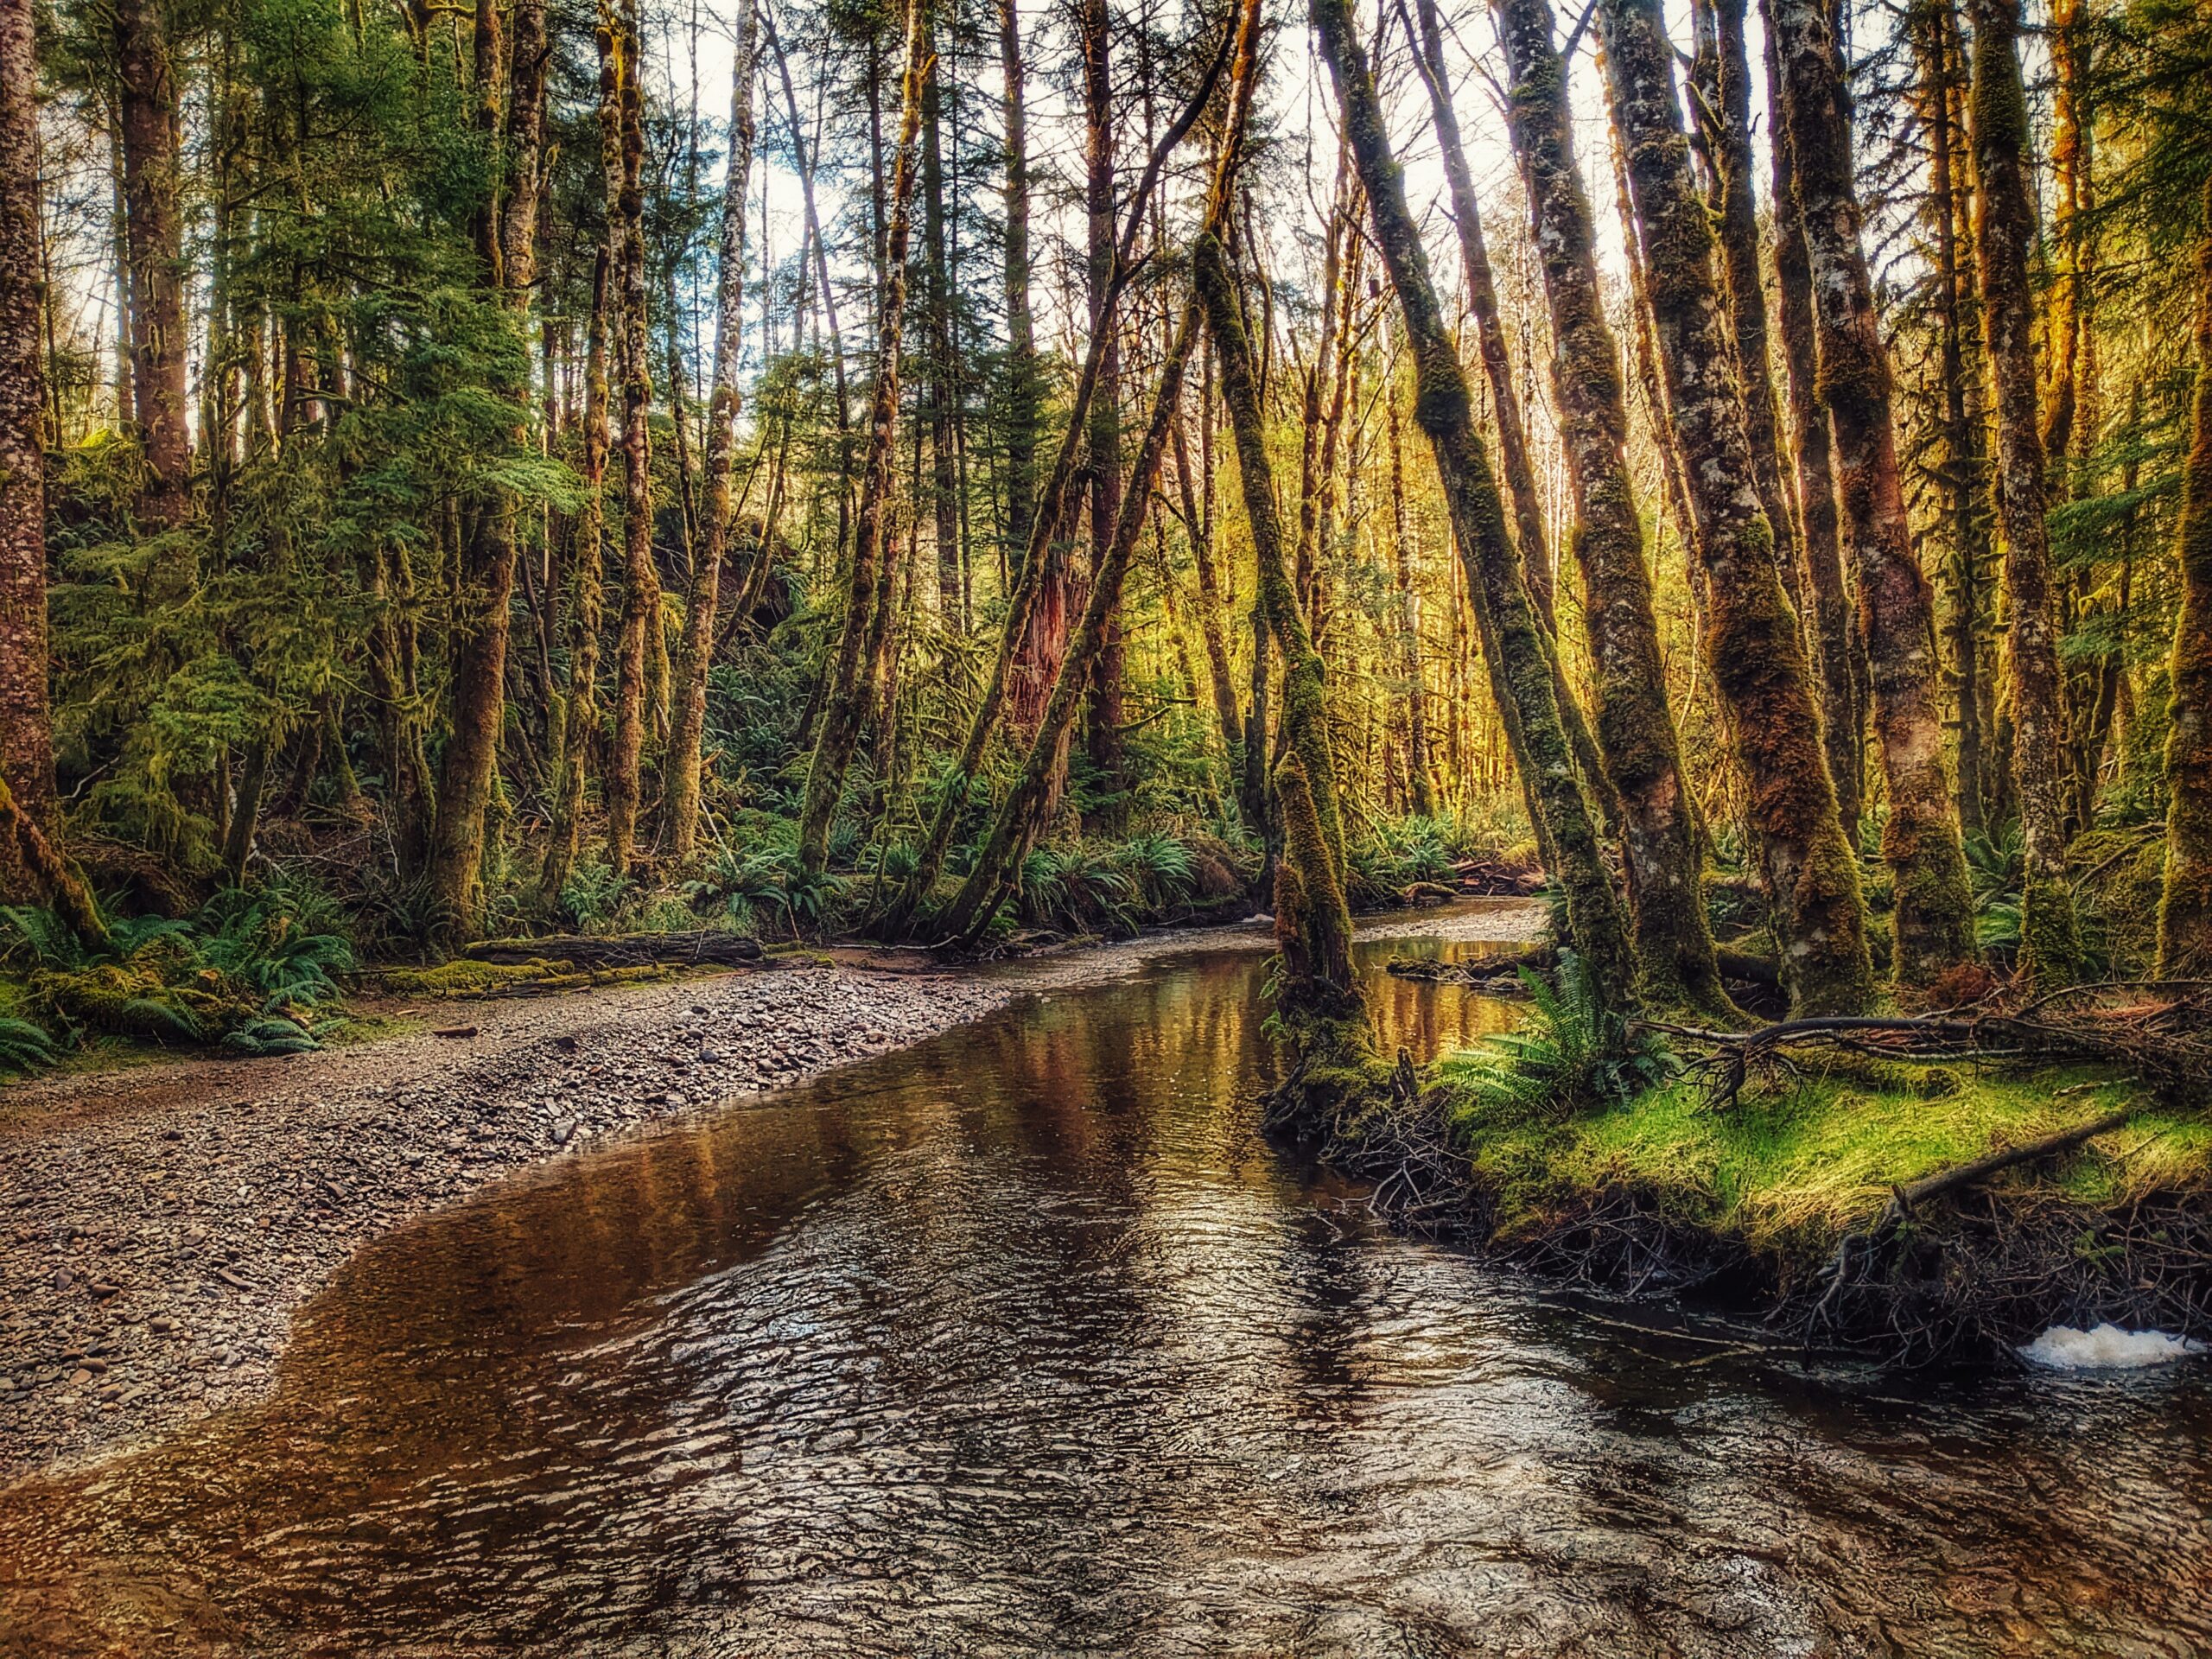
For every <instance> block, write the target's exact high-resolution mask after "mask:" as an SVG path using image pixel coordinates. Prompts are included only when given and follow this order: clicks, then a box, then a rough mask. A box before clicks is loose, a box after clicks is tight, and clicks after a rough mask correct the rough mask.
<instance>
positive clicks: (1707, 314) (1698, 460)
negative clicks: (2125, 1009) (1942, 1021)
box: [1598, 0, 1873, 1014]
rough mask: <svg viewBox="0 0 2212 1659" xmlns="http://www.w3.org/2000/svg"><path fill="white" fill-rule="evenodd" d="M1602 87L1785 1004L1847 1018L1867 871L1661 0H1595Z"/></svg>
mask: <svg viewBox="0 0 2212 1659" xmlns="http://www.w3.org/2000/svg"><path fill="white" fill-rule="evenodd" d="M1598 16H1599V20H1600V22H1602V24H1603V28H1604V39H1605V76H1606V82H1607V92H1608V93H1609V97H1610V101H1611V105H1612V110H1613V116H1614V118H1615V120H1616V121H1618V124H1619V126H1620V131H1621V137H1622V140H1623V142H1624V144H1625V146H1626V149H1627V155H1628V172H1629V185H1630V193H1631V194H1632V197H1633V199H1634V202H1635V207H1636V213H1637V219H1638V220H1639V221H1640V225H1641V228H1642V232H1643V244H1644V247H1645V250H1646V251H1647V254H1648V257H1649V261H1650V273H1649V274H1650V283H1651V302H1652V315H1653V321H1654V323H1655V325H1656V333H1657V335H1658V346H1659V358H1660V364H1661V367H1662V370H1663V372H1664V373H1665V375H1666V378H1667V391H1668V400H1669V407H1670V409H1671V410H1672V411H1673V417H1674V422H1673V423H1674V428H1675V435H1676V436H1677V437H1678V439H1679V440H1680V442H1681V446H1682V454H1683V459H1684V461H1685V462H1686V463H1687V464H1686V466H1685V467H1684V473H1685V477H1686V481H1687V484H1688V492H1689V497H1690V505H1691V510H1692V512H1694V514H1695V515H1696V520H1697V527H1696V540H1697V543H1698V550H1699V553H1700V557H1701V559H1702V561H1703V563H1704V566H1705V569H1706V574H1707V605H1708V613H1709V617H1710V623H1711V639H1710V650H1711V654H1712V659H1713V680H1714V683H1715V684H1716V685H1717V686H1718V687H1719V690H1720V694H1721V696H1722V697H1723V698H1724V699H1725V700H1726V702H1727V703H1728V705H1729V709H1730V714H1731V715H1732V720H1731V722H1730V723H1731V727H1732V736H1733V740H1734V745H1735V750H1736V760H1737V764H1738V766H1739V767H1740V768H1741V769H1742V772H1743V774H1744V780H1745V785H1746V788H1747V789H1748V791H1749V793H1750V796H1751V814H1750V817H1751V829H1752V834H1753V836H1754V837H1755V839H1756V841H1757V842H1758V856H1759V860H1760V865H1761V868H1762V870H1763V872H1764V875H1765V878H1766V885H1767V889H1768V893H1769V896H1770V899H1771V901H1772V902H1773V905H1774V907H1775V916H1776V922H1777V931H1779V933H1780V934H1781V937H1782V941H1783V964H1784V966H1783V976H1784V982H1785V983H1786V984H1787V986H1788V988H1789V994H1790V1001H1791V1004H1792V1006H1793V1007H1796V1009H1797V1010H1798V1011H1800V1012H1801V1013H1804V1014H1848V1013H1856V1012H1859V1011H1860V1010H1862V1009H1864V1008H1865V1007H1867V1006H1868V1005H1869V1003H1870V1002H1871V1001H1872V996H1873V972H1872V967H1871V965H1870V963H1869V962H1868V959H1867V952H1866V908H1865V902H1864V900H1863V899H1862V897H1861V895H1860V893H1859V865H1858V861H1857V860H1856V859H1855V858H1854V857H1853V855H1852V851H1851V847H1850V843H1849V842H1847V840H1846V839H1845V836H1844V833H1843V826H1842V823H1841V822H1840V819H1839V818H1838V817H1837V814H1836V805H1835V790H1834V785H1833V784H1832V783H1831V782H1830V780H1829V778H1828V769H1827V764H1826V757H1825V755H1824V754H1823V753H1822V750H1821V729H1820V716H1819V715H1818V712H1817V710H1816V709H1815V702H1814V693H1813V688H1812V677H1811V672H1810V671H1809V669H1808V665H1807V663H1806V659H1805V654H1804V650H1803V647H1802V644H1801V643H1800V640H1799V637H1798V632H1797V627H1796V619H1795V618H1794V617H1793V616H1792V615H1791V613H1790V610H1789V599H1788V596H1787V595H1786V594H1784V593H1783V588H1782V581H1781V577H1780V575H1779V574H1778V573H1777V571H1776V569H1775V565H1774V537H1773V531H1772V530H1771V528H1770V526H1769V525H1768V524H1767V522H1766V515H1765V513H1764V512H1762V511H1761V510H1760V507H1759V501H1758V489H1757V486H1756V482H1755V480H1754V476H1753V471H1752V467H1751V448H1750V444H1749V442H1748V441H1747V440H1746V439H1745V435H1744V415H1743V399H1742V395H1741V393H1740V391H1739V390H1738V385H1737V382H1736V372H1735V353H1734V351H1733V349H1732V346H1731V344H1730V340H1729V329H1728V325H1727V321H1726V315H1725V314H1724V308H1723V303H1722V301H1721V297H1720V294H1719V288H1718V285H1717V283H1715V280H1714V277H1713V270H1714V264H1715V255H1716V252H1717V250H1716V248H1715V246H1714V239H1713V226H1712V222H1711V219H1710V218H1709V217H1708V215H1707V212H1706V208H1705V205H1704V203H1703V202H1701V201H1700V200H1699V199H1698V195H1697V192H1696V189H1695V188H1694V185H1693V184H1692V182H1691V180H1690V169H1689V144H1688V140H1687V139H1686V138H1685V137H1684V136H1683V132H1682V120H1681V104H1680V103H1679V101H1678V100H1677V99H1676V97H1675V83H1674V79H1673V60H1672V48H1670V47H1669V44H1668V41H1667V35H1666V29H1665V24H1664V20H1663V18H1662V16H1661V13H1660V10H1659V5H1658V0H1599V8H1598Z"/></svg>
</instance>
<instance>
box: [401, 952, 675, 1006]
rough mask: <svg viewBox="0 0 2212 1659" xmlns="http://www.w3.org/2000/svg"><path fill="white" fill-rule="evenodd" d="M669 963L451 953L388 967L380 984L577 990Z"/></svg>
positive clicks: (404, 991) (419, 989)
mask: <svg viewBox="0 0 2212 1659" xmlns="http://www.w3.org/2000/svg"><path fill="white" fill-rule="evenodd" d="M671 971H672V970H671V969H669V968H666V967H664V966H661V965H658V964H656V963H646V964H645V965H643V966H640V967H635V968H598V969H590V970H588V971H580V970H578V969H577V968H576V967H575V964H574V963H569V962H565V961H552V960H549V959H547V958H545V957H533V958H531V960H530V961H528V962H474V961H471V960H469V959H467V958H466V957H455V958H454V960H453V961H451V962H445V963H439V964H438V965H437V966H436V967H435V968H388V969H385V973H384V984H385V989H386V990H389V991H393V992H396V993H397V994H398V995H402V996H451V997H475V996H498V995H503V994H512V993H515V992H518V991H580V990H587V989H588V988H591V987H592V986H594V985H626V984H632V983H636V982H639V981H643V980H652V979H665V978H668V977H669V976H670V975H671Z"/></svg>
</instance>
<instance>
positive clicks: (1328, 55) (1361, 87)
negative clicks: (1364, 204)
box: [1312, 0, 1633, 1005]
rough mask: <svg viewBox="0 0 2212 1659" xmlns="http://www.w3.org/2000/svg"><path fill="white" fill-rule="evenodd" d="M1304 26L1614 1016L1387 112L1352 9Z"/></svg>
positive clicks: (1528, 610) (1463, 381)
mask: <svg viewBox="0 0 2212 1659" xmlns="http://www.w3.org/2000/svg"><path fill="white" fill-rule="evenodd" d="M1312 14H1313V23H1314V27H1315V28H1316V29H1318V30H1319V32H1320V35H1321V42H1322V53H1323V56H1324V57H1325V59H1326V60H1327V62H1328V66H1329V74H1330V79H1332V82H1334V84H1335V86H1336V91H1337V100H1338V106H1339V108H1341V110H1342V111H1343V112H1344V132H1345V138H1346V142H1347V143H1349V144H1350V145H1351V151H1352V156H1353V160H1354V162H1355V163H1356V164H1357V168H1358V171H1359V177H1360V182H1361V183H1362V185H1363V187H1364V188H1365V191H1366V194H1367V200H1368V205H1369V208H1370V213H1371V215H1372V218H1373V221H1374V226H1375V234H1376V242H1377V244H1378V245H1380V247H1381V249H1382V253H1383V263H1384V264H1386V265H1387V266H1388V267H1389V273H1390V283H1391V286H1392V287H1393V288H1394V289H1395V290H1396V292H1397V296H1398V303H1399V308H1400V310H1401V312H1402V314H1403V315H1404V319H1405V325H1406V342H1407V345H1408V348H1409V350H1410V352H1411V354H1412V357H1413V362H1414V385H1415V388H1416V391H1415V402H1414V421H1415V422H1416V423H1418V424H1419V425H1420V427H1421V430H1422V431H1423V432H1425V433H1426V434H1427V436H1428V441H1429V446H1430V448H1431V449H1432V450H1433V453H1434V454H1435V458H1436V469H1437V474H1438V475H1439V477H1440V479H1441V480H1443V484H1444V492H1445V498H1446V501H1447V503H1448V504H1449V505H1450V508H1451V513H1452V529H1453V531H1454V533H1455V535H1456V536H1457V537H1458V540H1459V556H1460V558H1461V559H1462V560H1463V561H1464V562H1465V564H1466V566H1467V588H1468V592H1469V594H1471V595H1472V596H1474V597H1475V600H1476V602H1477V604H1478V607H1479V608H1480V610H1481V612H1483V613H1486V614H1487V617H1488V620H1489V626H1488V632H1489V637H1490V639H1491V641H1492V642H1493V643H1494V644H1495V646H1496V651H1495V653H1494V655H1495V660H1496V664H1497V679H1498V680H1500V681H1502V682H1503V685H1502V690H1503V696H1502V698H1501V702H1502V704H1503V705H1505V706H1506V707H1507V708H1510V712H1511V713H1512V714H1513V715H1516V717H1517V722H1518V726H1519V736H1520V741H1519V745H1518V748H1517V751H1516V756H1515V759H1516V762H1517V763H1518V764H1519V765H1520V766H1521V767H1522V772H1523V775H1524V776H1525V777H1526V778H1527V779H1529V782H1530V785H1531V786H1532V787H1533V789H1534V791H1535V795H1536V798H1537V804H1538V809H1539V810H1540V811H1541V814H1542V819H1543V823H1544V824H1545V827H1546V828H1547V829H1548V830H1549V831H1550V835H1551V840H1552V843H1553V846H1554V849H1556V853H1557V857H1558V861H1559V864H1558V868H1556V869H1555V870H1554V872H1553V874H1554V876H1555V877H1556V878H1557V879H1558V880H1559V882H1560V886H1561V887H1563V888H1564V889H1565V890H1566V893H1567V915H1568V923H1569V927H1570V929H1571V931H1572V933H1573V944H1574V946H1575V948H1576V949H1577V950H1580V952H1581V953H1582V955H1583V957H1584V960H1585V961H1586V963H1587V964H1588V967H1589V970H1590V972H1591V975H1592V984H1593V985H1594V986H1595V987H1597V988H1598V991H1599V995H1600V996H1601V997H1603V998H1604V999H1605V1001H1608V1002H1609V1003H1611V1004H1615V1005H1618V1004H1619V1003H1621V1002H1623V1001H1625V1000H1626V999H1627V997H1628V995H1629V994H1630V983H1631V980H1632V977H1633V965H1632V962H1631V957H1630V949H1629V941H1628V937H1627V933H1626V931H1625V929H1624V927H1623V926H1622V923H1621V913H1620V907H1619V906H1618V903H1617V902H1616V901H1615V899H1614V896H1613V886H1612V878H1611V875H1610V874H1608V872H1607V871H1606V868H1605V860H1604V858H1603V856H1602V855H1601V854H1600V851H1599V839H1598V830H1597V824H1596V823H1595V820H1594V817H1593V815H1592V810H1591V805H1590V802H1589V800H1588V798H1586V796H1585V794H1584V793H1583V788H1582V784H1581V780H1580V778H1579V777H1578V775H1577V772H1576V769H1575V766H1574V760H1573V751H1572V749H1571V748H1570V747H1569V744H1568V741H1567V728H1566V725H1565V722H1564V721H1563V719H1562V717H1561V715H1560V702H1559V694H1558V690H1557V685H1556V681H1555V678H1554V661H1553V659H1552V657H1551V654H1550V652H1548V651H1547V650H1546V648H1545V638H1544V634H1543V624H1542V620H1541V617H1540V616H1539V615H1538V613H1537V611H1536V607H1535V601H1534V600H1533V599H1532V598H1531V597H1530V594H1529V584H1528V581H1527V579H1526V576H1525V575H1524V573H1523V572H1522V568H1521V561H1520V557H1519V554H1518V550H1516V548H1515V547H1514V545H1513V541H1512V537H1511V536H1510V534H1509V532H1508V531H1507V530H1506V525H1505V509H1504V504H1503V500H1502V499H1500V497H1499V494H1498V489H1497V480H1496V479H1495V478H1494V477H1493V476H1492V475H1491V468H1490V458H1489V456H1488V455H1487V454H1485V453H1484V448H1483V444H1482V440H1481V438H1480V437H1479V436H1478V435H1477V434H1476V431H1475V426H1474V411H1473V401H1472V399H1471V397H1470V396H1469V394H1468V388H1467V378H1466V374H1465V372H1464V371H1463V370H1462V369H1461V367H1460V365H1459V355H1458V353H1457V352H1456V351H1455V350H1454V349H1453V346H1452V340H1451V336H1450V335H1449V334H1447V333H1446V329H1445V327H1444V314H1443V309H1442V308H1441V307H1440V305H1439V304H1438V303H1437V299H1436V288H1435V284H1434V283H1433V281H1432V280H1431V278H1430V276H1429V270H1428V256H1427V251H1425V250H1424V248H1423V247H1422V245H1421V231H1420V227H1419V226H1418V225H1417V224H1416V223H1415V221H1414V216H1413V211H1412V209H1411V207H1409V206H1408V202H1407V200H1406V186H1405V178H1404V174H1403V172H1402V169H1401V168H1400V167H1399V165H1398V162H1397V160H1396V158H1395V156H1393V155H1392V154H1391V151H1390V138H1389V129H1388V127H1387V126H1386V124H1384V121H1383V106H1382V101H1381V99H1378V98H1377V97H1376V91H1375V81H1374V77H1373V76H1372V75H1371V74H1370V73H1369V70H1368V66H1367V58H1366V54H1364V53H1363V51H1362V49H1361V48H1360V45H1359V42H1358V41H1357V38H1356V36H1355V35H1354V31H1353V27H1352V20H1351V11H1350V9H1349V6H1348V4H1347V0H1313V5H1312Z"/></svg>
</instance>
